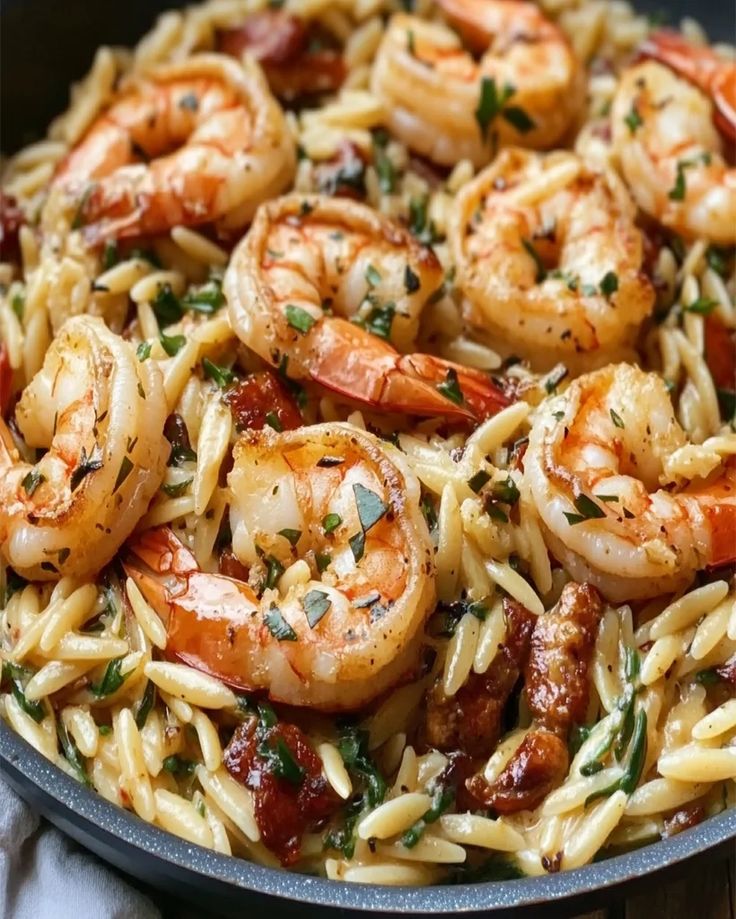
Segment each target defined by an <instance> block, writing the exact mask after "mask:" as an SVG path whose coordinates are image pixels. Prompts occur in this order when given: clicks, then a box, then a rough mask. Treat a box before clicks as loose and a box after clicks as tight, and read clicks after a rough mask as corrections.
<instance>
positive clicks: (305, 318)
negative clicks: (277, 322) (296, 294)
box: [284, 303, 317, 335]
mask: <svg viewBox="0 0 736 919" xmlns="http://www.w3.org/2000/svg"><path fill="white" fill-rule="evenodd" d="M284 314H285V316H286V321H287V322H288V323H289V325H290V326H291V327H292V329H296V330H297V332H301V333H302V335H306V333H307V332H308V331H309V330H310V329H311V328H312V326H313V325H314V324H315V322H316V321H317V320H316V319H315V318H314V316H312V315H311V314H310V313H308V312H307V311H306V310H304V309H302V308H301V307H300V306H294V304H293V303H287V304H286V307H285V308H284Z"/></svg>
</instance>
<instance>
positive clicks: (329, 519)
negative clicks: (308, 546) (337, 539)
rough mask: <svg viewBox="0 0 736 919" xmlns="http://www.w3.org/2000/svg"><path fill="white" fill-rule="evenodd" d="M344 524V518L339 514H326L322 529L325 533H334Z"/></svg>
mask: <svg viewBox="0 0 736 919" xmlns="http://www.w3.org/2000/svg"><path fill="white" fill-rule="evenodd" d="M341 523H342V517H341V516H340V515H339V514H325V516H324V517H323V518H322V529H323V530H324V531H325V533H328V534H329V533H334V532H335V530H336V529H337V528H338V527H339V526H340V524H341Z"/></svg>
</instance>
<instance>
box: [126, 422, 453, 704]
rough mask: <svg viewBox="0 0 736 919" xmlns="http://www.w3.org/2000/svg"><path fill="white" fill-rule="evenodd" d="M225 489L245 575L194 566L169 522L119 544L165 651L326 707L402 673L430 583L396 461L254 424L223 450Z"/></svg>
mask: <svg viewBox="0 0 736 919" xmlns="http://www.w3.org/2000/svg"><path fill="white" fill-rule="evenodd" d="M387 451H390V453H389V452H387ZM228 485H229V489H230V493H231V495H230V502H231V504H230V508H231V509H230V524H231V529H232V533H233V551H234V553H235V554H236V555H237V556H238V558H239V560H240V562H241V563H242V564H244V565H245V566H247V567H248V568H249V569H250V578H249V580H250V583H244V582H243V581H237V580H234V579H232V578H229V577H225V576H224V575H219V574H206V573H204V572H202V571H199V570H198V568H197V564H196V561H195V560H194V557H193V556H192V555H191V553H190V552H189V551H188V549H186V548H185V547H184V546H183V545H182V544H181V543H180V542H179V541H178V539H177V538H176V537H175V536H174V535H173V534H172V533H171V531H170V530H166V529H160V530H153V531H149V532H148V533H144V534H143V535H142V536H141V537H140V538H139V539H138V540H137V541H136V542H134V543H133V545H132V546H131V549H132V551H133V552H134V553H135V555H136V556H137V557H138V562H136V561H134V560H133V561H129V562H127V563H126V570H127V571H128V573H129V574H130V575H131V576H132V577H133V578H134V579H135V580H136V582H137V584H138V586H139V587H140V588H141V590H142V592H143V593H144V595H145V596H146V597H147V598H148V599H149V600H150V601H151V602H152V604H153V606H154V608H155V609H156V610H158V611H160V612H161V613H162V615H163V618H164V622H165V624H166V629H167V635H168V640H167V646H166V648H167V654H169V655H171V656H173V657H176V658H178V659H180V660H183V661H185V662H186V663H187V664H189V665H190V666H192V667H195V668H197V669H199V670H203V671H206V672H207V673H210V674H213V675H215V676H217V677H219V678H220V679H222V680H224V681H225V682H226V683H228V684H230V685H232V686H235V687H238V688H241V689H246V690H265V691H267V692H268V694H269V696H270V697H271V698H272V699H274V700H276V701H280V702H287V703H289V704H292V705H303V706H308V707H310V708H317V709H325V710H331V711H339V710H349V709H354V708H358V707H359V706H361V705H363V704H365V703H366V702H369V701H370V700H371V699H373V698H375V696H377V695H379V694H380V693H381V692H384V691H385V690H386V689H388V688H389V687H390V686H392V685H393V684H394V683H396V681H397V680H399V679H400V678H401V677H402V676H403V675H405V674H407V673H410V672H411V671H412V670H413V669H414V668H415V666H416V665H417V662H418V661H417V655H418V654H419V650H420V641H421V635H422V624H423V623H424V620H425V618H426V616H427V615H428V613H429V612H430V611H431V609H432V607H433V605H434V600H435V586H434V566H433V561H432V544H431V541H430V537H429V532H428V530H427V524H426V522H425V520H424V516H423V514H422V512H421V510H420V504H419V502H420V493H419V483H418V481H417V479H416V478H415V477H414V475H413V474H412V473H411V472H410V471H409V470H408V469H407V468H406V467H405V466H404V464H403V462H402V460H401V455H400V454H399V453H398V452H396V451H394V450H393V449H392V448H390V447H387V446H386V445H384V444H381V443H380V442H379V441H378V440H377V439H376V438H375V437H373V436H372V435H370V434H367V433H365V432H363V431H361V430H359V429H357V428H354V427H352V426H350V425H347V424H323V425H315V426H313V427H309V428H300V429H299V430H296V431H288V432H285V433H283V434H275V433H274V432H272V431H267V430H264V431H253V432H251V433H250V434H248V435H246V436H244V437H243V438H242V439H241V440H240V441H239V442H238V443H237V444H236V445H235V451H234V465H233V469H232V471H231V472H230V474H229V476H228ZM141 563H145V565H146V566H148V568H149V569H150V571H146V570H145V568H144V567H143V565H142V564H141Z"/></svg>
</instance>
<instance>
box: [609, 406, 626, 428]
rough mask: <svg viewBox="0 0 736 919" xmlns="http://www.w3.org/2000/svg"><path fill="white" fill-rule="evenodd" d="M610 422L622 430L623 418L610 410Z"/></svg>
mask: <svg viewBox="0 0 736 919" xmlns="http://www.w3.org/2000/svg"><path fill="white" fill-rule="evenodd" d="M610 415H611V421H612V422H613V423H614V424H615V425H616V427H617V428H621V429H623V428H624V421H623V418H622V417H621V416H620V415H619V414H618V412H616V411H614V410H613V409H610Z"/></svg>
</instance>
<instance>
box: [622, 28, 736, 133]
mask: <svg viewBox="0 0 736 919" xmlns="http://www.w3.org/2000/svg"><path fill="white" fill-rule="evenodd" d="M639 52H640V54H641V55H643V56H644V57H650V58H653V59H654V60H655V61H660V62H661V63H662V64H666V65H667V66H668V67H670V68H672V70H674V71H675V72H676V73H678V74H679V75H680V76H681V77H685V79H686V80H689V81H690V82H691V83H694V84H695V86H698V87H699V88H700V89H702V90H703V92H704V93H705V94H706V95H707V96H710V98H711V99H712V100H713V105H714V112H713V121H714V123H715V125H716V127H717V128H718V129H719V130H720V131H721V133H722V134H723V135H724V137H725V138H726V139H727V140H730V141H731V143H733V142H734V141H736V62H734V61H733V60H729V59H726V58H723V57H721V56H720V55H718V54H716V53H715V51H713V49H712V48H708V47H706V46H704V45H695V44H693V43H692V42H690V41H688V40H687V39H686V38H684V36H682V35H680V34H679V33H678V32H669V31H666V30H664V29H662V30H660V31H657V32H653V33H652V34H651V35H650V36H649V37H648V38H647V39H646V41H645V42H644V43H643V44H642V46H641V47H640V48H639Z"/></svg>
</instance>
